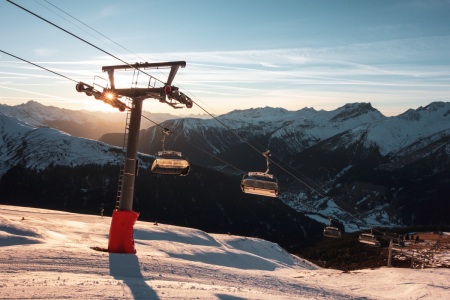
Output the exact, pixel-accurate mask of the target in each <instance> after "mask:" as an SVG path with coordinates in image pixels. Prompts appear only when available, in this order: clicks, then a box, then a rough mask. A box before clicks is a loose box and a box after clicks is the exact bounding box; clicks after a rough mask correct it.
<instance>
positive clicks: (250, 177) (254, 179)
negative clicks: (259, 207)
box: [241, 172, 279, 197]
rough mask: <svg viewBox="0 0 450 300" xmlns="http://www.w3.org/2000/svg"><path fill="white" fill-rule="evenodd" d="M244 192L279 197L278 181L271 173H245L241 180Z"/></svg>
mask: <svg viewBox="0 0 450 300" xmlns="http://www.w3.org/2000/svg"><path fill="white" fill-rule="evenodd" d="M241 188H242V191H243V192H244V193H247V194H254V195H260V196H268V197H278V195H279V190H278V182H277V180H276V178H274V177H273V175H271V174H266V173H260V172H250V173H248V174H246V175H244V178H242V182H241Z"/></svg>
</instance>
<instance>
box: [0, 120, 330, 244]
mask: <svg viewBox="0 0 450 300" xmlns="http://www.w3.org/2000/svg"><path fill="white" fill-rule="evenodd" d="M123 159H124V154H123V151H122V148H120V147H114V146H111V145H108V144H105V143H103V142H98V141H94V140H90V139H84V138H78V137H73V136H70V135H68V134H67V133H65V132H62V131H59V130H56V129H53V128H49V127H36V126H32V125H30V124H28V123H24V122H22V121H19V120H17V119H15V118H13V117H10V116H6V115H4V114H1V113H0V177H1V179H0V203H2V204H12V205H24V206H31V207H42V208H50V209H59V210H65V211H72V212H82V213H91V214H99V213H100V210H101V209H102V208H103V209H105V213H106V214H111V213H112V211H113V209H114V208H115V202H116V193H117V184H118V177H119V170H120V167H121V165H122V162H123ZM153 159H154V157H152V156H149V155H144V154H140V155H139V172H138V176H137V179H136V187H135V197H134V210H136V211H138V212H140V219H141V220H148V221H156V222H162V223H166V224H173V225H180V226H188V227H194V228H199V229H202V230H206V231H208V232H217V233H230V234H237V235H244V236H255V237H261V238H264V239H267V240H270V241H273V242H276V243H279V244H280V245H282V246H283V247H285V248H286V249H288V250H290V251H298V249H300V247H304V246H307V245H311V244H312V243H313V242H315V241H317V239H318V238H320V235H321V230H322V226H321V225H320V224H319V223H318V222H316V221H315V220H312V219H310V218H307V217H306V216H304V215H303V214H301V213H299V212H297V211H296V210H294V209H293V208H291V207H289V206H288V205H286V204H284V203H283V202H281V201H278V200H277V199H268V200H267V199H263V198H262V197H252V196H250V195H246V194H243V193H242V192H241V190H240V185H239V183H240V182H239V178H235V177H231V176H229V175H226V174H223V173H220V172H217V171H214V170H211V169H207V168H203V167H200V166H195V165H192V169H191V172H190V174H189V176H186V177H173V176H155V175H152V174H151V173H150V172H149V166H150V165H151V163H152V162H153Z"/></svg>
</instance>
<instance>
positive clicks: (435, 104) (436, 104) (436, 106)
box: [417, 101, 450, 111]
mask: <svg viewBox="0 0 450 300" xmlns="http://www.w3.org/2000/svg"><path fill="white" fill-rule="evenodd" d="M445 107H450V102H440V101H436V102H431V103H430V104H428V105H427V106H425V107H422V106H421V107H419V108H418V109H417V111H421V110H428V111H438V110H439V109H442V108H445Z"/></svg>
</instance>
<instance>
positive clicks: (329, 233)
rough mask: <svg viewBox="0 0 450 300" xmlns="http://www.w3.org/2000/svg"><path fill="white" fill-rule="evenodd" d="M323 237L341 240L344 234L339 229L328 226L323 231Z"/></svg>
mask: <svg viewBox="0 0 450 300" xmlns="http://www.w3.org/2000/svg"><path fill="white" fill-rule="evenodd" d="M323 235H324V236H326V237H330V238H340V237H341V235H342V234H341V230H340V229H339V228H337V227H333V226H326V227H325V228H324V229H323Z"/></svg>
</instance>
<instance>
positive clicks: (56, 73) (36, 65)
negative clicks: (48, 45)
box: [0, 49, 78, 83]
mask: <svg viewBox="0 0 450 300" xmlns="http://www.w3.org/2000/svg"><path fill="white" fill-rule="evenodd" d="M0 52H2V53H5V54H7V55H9V56H12V57H14V58H17V59H18V60H21V61H24V62H26V63H29V64H31V65H33V66H35V67H38V68H41V69H43V70H45V71H48V72H50V73H53V74H55V75H58V76H61V77H63V78H66V79H68V80H71V81H73V82H76V83H78V81H76V80H74V79H72V78H70V77H67V76H65V75H62V74H60V73H58V72H55V71H52V70H50V69H47V68H45V67H42V66H40V65H38V64H35V63H32V62H31V61H28V60H26V59H23V58H20V57H18V56H15V55H13V54H11V53H8V52H6V51H3V50H1V49H0Z"/></svg>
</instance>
